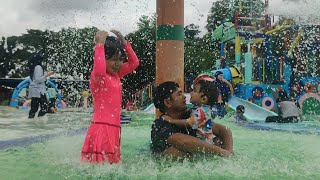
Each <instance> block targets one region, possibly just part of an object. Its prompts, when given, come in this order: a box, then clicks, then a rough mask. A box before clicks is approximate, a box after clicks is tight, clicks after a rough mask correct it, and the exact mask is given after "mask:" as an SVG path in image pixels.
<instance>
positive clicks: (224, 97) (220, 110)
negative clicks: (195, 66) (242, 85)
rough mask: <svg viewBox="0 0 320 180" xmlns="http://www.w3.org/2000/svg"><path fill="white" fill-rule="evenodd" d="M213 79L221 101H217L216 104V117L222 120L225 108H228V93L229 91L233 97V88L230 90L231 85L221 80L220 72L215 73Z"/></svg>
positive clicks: (221, 74)
mask: <svg viewBox="0 0 320 180" xmlns="http://www.w3.org/2000/svg"><path fill="white" fill-rule="evenodd" d="M215 78H216V79H215V83H216V85H217V86H218V88H219V90H220V95H221V99H219V100H218V103H217V104H216V109H217V116H219V117H221V118H223V117H224V115H225V114H226V107H228V102H229V92H230V91H231V94H232V95H233V88H232V87H231V88H230V86H231V84H230V83H229V82H228V81H227V80H225V79H223V72H222V71H217V72H216V73H215Z"/></svg>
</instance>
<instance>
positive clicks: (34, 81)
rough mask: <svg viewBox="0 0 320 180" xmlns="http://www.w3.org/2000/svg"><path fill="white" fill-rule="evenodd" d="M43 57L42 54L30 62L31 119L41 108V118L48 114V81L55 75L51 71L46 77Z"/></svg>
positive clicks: (35, 56)
mask: <svg viewBox="0 0 320 180" xmlns="http://www.w3.org/2000/svg"><path fill="white" fill-rule="evenodd" d="M42 61H43V56H42V55H40V53H38V54H36V55H34V56H32V58H31V59H30V60H29V72H30V74H29V75H30V80H31V81H30V84H29V97H31V109H30V111H29V118H34V116H35V114H36V112H37V111H38V108H39V106H40V112H39V114H38V117H39V116H44V115H45V114H46V112H47V97H46V84H45V83H46V79H47V77H48V76H51V75H53V74H54V72H52V71H50V72H48V74H46V75H44V73H43V68H42Z"/></svg>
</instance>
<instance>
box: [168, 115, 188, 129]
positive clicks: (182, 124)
mask: <svg viewBox="0 0 320 180" xmlns="http://www.w3.org/2000/svg"><path fill="white" fill-rule="evenodd" d="M162 119H163V120H165V121H167V122H168V123H170V124H173V125H176V126H178V127H182V128H184V127H189V123H188V121H187V119H173V118H172V117H170V116H168V115H163V116H162Z"/></svg>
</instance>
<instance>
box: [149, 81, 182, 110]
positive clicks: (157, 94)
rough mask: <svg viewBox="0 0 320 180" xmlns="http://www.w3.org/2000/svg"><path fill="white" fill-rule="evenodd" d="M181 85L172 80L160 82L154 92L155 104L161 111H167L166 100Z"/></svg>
mask: <svg viewBox="0 0 320 180" xmlns="http://www.w3.org/2000/svg"><path fill="white" fill-rule="evenodd" d="M178 88H179V85H178V84H177V83H175V82H172V81H166V82H164V83H161V84H159V85H158V86H157V87H156V88H155V90H154V94H153V104H154V106H155V107H156V108H158V109H159V110H160V112H162V113H165V111H166V109H165V105H164V100H165V99H168V98H170V97H171V95H172V94H173V93H174V92H176V91H177V89H178Z"/></svg>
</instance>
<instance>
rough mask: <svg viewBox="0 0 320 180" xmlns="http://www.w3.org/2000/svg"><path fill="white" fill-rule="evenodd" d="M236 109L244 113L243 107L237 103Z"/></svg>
mask: <svg viewBox="0 0 320 180" xmlns="http://www.w3.org/2000/svg"><path fill="white" fill-rule="evenodd" d="M236 110H237V111H240V112H242V113H244V110H245V108H244V106H243V105H238V106H237V108H236Z"/></svg>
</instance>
